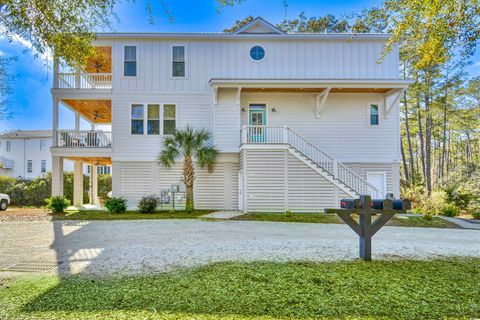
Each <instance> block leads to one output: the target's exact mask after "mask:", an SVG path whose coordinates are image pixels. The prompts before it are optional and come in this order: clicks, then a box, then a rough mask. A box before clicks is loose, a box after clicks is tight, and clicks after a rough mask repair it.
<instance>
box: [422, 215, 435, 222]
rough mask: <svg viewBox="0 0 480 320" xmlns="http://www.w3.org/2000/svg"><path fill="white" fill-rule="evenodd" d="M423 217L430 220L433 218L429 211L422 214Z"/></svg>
mask: <svg viewBox="0 0 480 320" xmlns="http://www.w3.org/2000/svg"><path fill="white" fill-rule="evenodd" d="M423 219H425V220H427V221H432V220H433V217H432V215H431V214H429V213H426V214H424V215H423Z"/></svg>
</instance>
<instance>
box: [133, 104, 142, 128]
mask: <svg viewBox="0 0 480 320" xmlns="http://www.w3.org/2000/svg"><path fill="white" fill-rule="evenodd" d="M143 115H144V112H143V104H132V134H143V117H144V116H143Z"/></svg>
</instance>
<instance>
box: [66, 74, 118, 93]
mask: <svg viewBox="0 0 480 320" xmlns="http://www.w3.org/2000/svg"><path fill="white" fill-rule="evenodd" d="M58 88H59V89H112V74H111V73H85V72H70V73H59V74H58Z"/></svg>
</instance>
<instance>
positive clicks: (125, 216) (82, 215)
mask: <svg viewBox="0 0 480 320" xmlns="http://www.w3.org/2000/svg"><path fill="white" fill-rule="evenodd" d="M210 212H212V211H211V210H210V211H208V210H196V211H192V212H185V211H161V212H156V213H140V212H138V211H127V212H124V213H110V212H108V211H100V210H98V211H95V210H84V211H78V210H76V211H67V212H65V213H64V214H55V215H53V217H54V219H55V220H141V219H195V218H198V217H199V216H202V215H204V214H208V213H210Z"/></svg>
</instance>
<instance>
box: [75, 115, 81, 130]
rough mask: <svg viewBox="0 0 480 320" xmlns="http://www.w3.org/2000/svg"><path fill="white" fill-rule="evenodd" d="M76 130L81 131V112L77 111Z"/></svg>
mask: <svg viewBox="0 0 480 320" xmlns="http://www.w3.org/2000/svg"><path fill="white" fill-rule="evenodd" d="M75 131H77V132H78V131H80V113H78V112H75Z"/></svg>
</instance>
